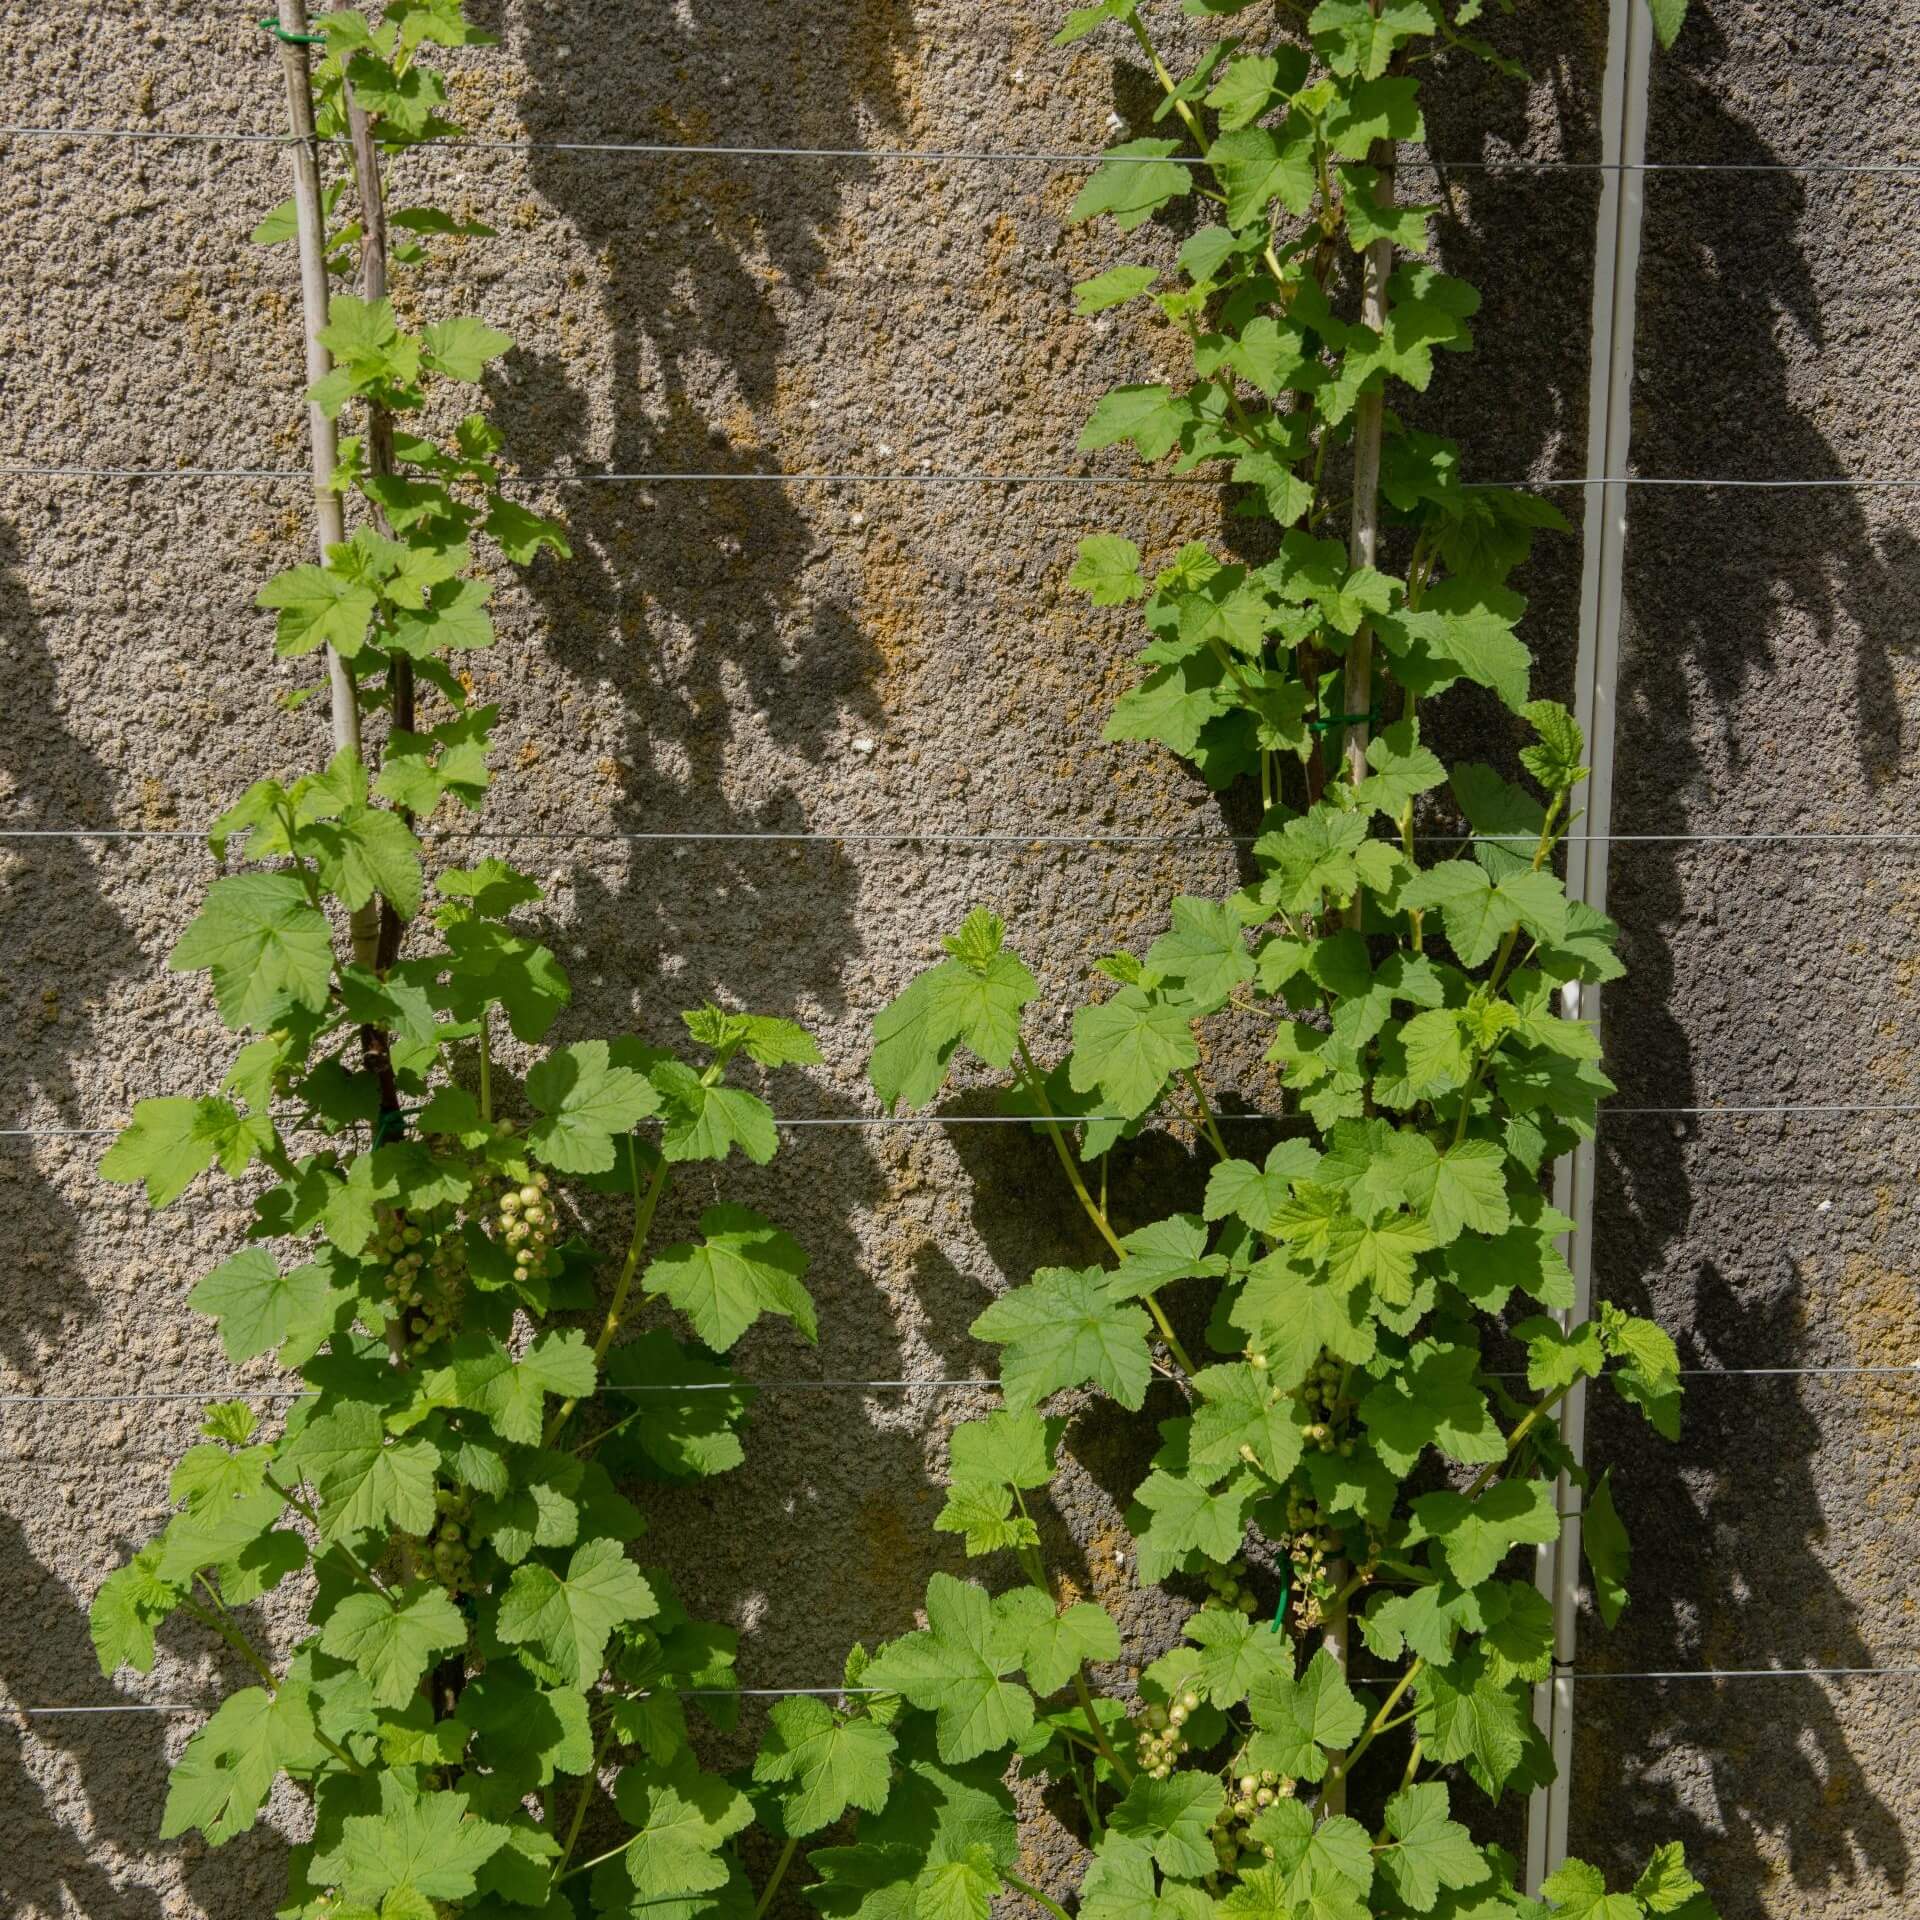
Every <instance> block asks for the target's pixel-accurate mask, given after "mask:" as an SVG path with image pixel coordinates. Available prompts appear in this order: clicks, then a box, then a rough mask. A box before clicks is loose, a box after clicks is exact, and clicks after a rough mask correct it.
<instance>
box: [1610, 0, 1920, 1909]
mask: <svg viewBox="0 0 1920 1920" xmlns="http://www.w3.org/2000/svg"><path fill="white" fill-rule="evenodd" d="M1695 11H1696V14H1697V13H1698V12H1699V9H1698V8H1696V9H1695ZM1917 48H1920V13H1916V11H1915V9H1914V8H1913V7H1912V6H1911V5H1910V4H1907V0H1833V3H1832V4H1823V5H1765V6H1763V5H1754V4H1747V5H1741V4H1731V3H1730V0H1729V3H1725V4H1715V5H1711V6H1709V7H1708V8H1707V9H1706V17H1705V18H1696V19H1694V20H1693V21H1691V22H1690V24H1689V26H1688V28H1687V31H1686V35H1685V37H1684V39H1683V41H1682V43H1681V45H1680V48H1679V49H1678V51H1677V53H1676V54H1675V56H1674V57H1673V58H1671V59H1670V60H1668V61H1665V62H1663V63H1661V65H1660V66H1659V67H1658V69H1657V70H1656V74H1655V81H1654V86H1655V92H1654V100H1653V112H1652V120H1651V129H1650V133H1649V141H1648V145H1649V150H1650V157H1652V158H1655V159H1658V160H1661V161H1669V162H1686V163H1728V162H1732V163H1737V164H1740V165H1753V166H1761V167H1773V166H1779V165H1782V164H1787V163H1795V164H1799V163H1806V162H1809V161H1822V160H1824V161H1834V160H1840V161H1845V162H1849V163H1853V164H1856V165H1858V164H1872V163H1899V162H1908V163H1911V162H1913V161H1914V160H1915V159H1916V158H1920V147H1917V146H1916V141H1917V140H1920V78H1917V77H1916V76H1917V74H1920V68H1917V67H1916V62H1915V55H1916V50H1917ZM1917 211H1920V181H1917V180H1915V179H1914V178H1912V177H1911V176H1907V177H1901V176H1886V175H1873V174H1831V173H1829V174H1806V173H1790V172H1761V173H1743V174H1715V173H1669V174H1656V175H1654V176H1653V177H1652V178H1651V179H1650V181H1649V183H1648V224H1647V235H1646V257H1645V262H1644V268H1643V274H1642V281H1641V308H1640V314H1641V318H1640V349H1639V355H1638V384H1637V387H1636V391H1635V400H1636V408H1635V414H1634V458H1635V464H1636V467H1637V469H1638V471H1639V472H1641V473H1642V474H1646V475H1664V476H1673V475H1692V476H1711V477H1721V478H1726V477H1740V478H1747V479H1759V478H1781V477H1794V478H1800V479H1818V480H1835V479H1840V478H1843V477H1846V478H1858V477H1862V476H1866V477H1879V478H1883V479H1884V478H1905V479H1911V477H1912V476H1913V473H1914V470H1915V462H1914V448H1915V429H1916V427H1920V376H1917V375H1916V372H1915V354H1914V340H1913V333H1912V318H1911V305H1912V300H1911V290H1912V288H1913V285H1914V283H1915V276H1916V271H1920V244H1916V241H1915V238H1914V231H1915V229H1914V216H1915V214H1916V212H1917ZM1913 501H1914V496H1913V495H1912V494H1910V493H1904V494H1903V493H1896V492H1892V491H1867V490H1857V489H1851V488H1845V487H1842V488H1832V489H1823V490H1819V491H1811V490H1808V491H1798V492H1755V491H1739V490H1731V489H1727V490H1719V491H1705V492H1701V491H1686V492H1680V491H1668V492H1662V491H1657V490H1651V489H1650V490H1646V491H1643V492H1641V493H1639V494H1637V495H1636V496H1635V498H1634V501H1633V512H1632V519H1631V523H1630V525H1631V534H1630V538H1629V552H1628V571H1627V582H1626V588H1627V628H1626V633H1625V635H1624V640H1623V665H1622V672H1621V688H1620V715H1621V738H1620V751H1619V784H1618V791H1617V801H1616V815H1615V820H1614V827H1615V829H1616V831H1618V832H1621V833H1642V834H1713V833H1732V832H1741V831H1753V830H1757V829H1769V828H1771V829H1776V830H1783V831H1790V832H1791V831H1798V832H1846V831H1852V832H1862V831H1869V832H1870V831H1875V830H1880V831H1886V830H1894V829H1899V828H1901V827H1903V826H1905V825H1906V824H1907V814H1906V806H1907V802H1908V800H1909V798H1910V796H1911V793H1912V782H1913V778H1914V766H1915V757H1914V741H1913V737H1912V735H1913V729H1914V726H1915V722H1916V719H1920V682H1916V678H1915V672H1914V665H1913V658H1912V651H1911V650H1912V644H1913V613H1912V608H1913V603H1914V593H1915V588H1916V586H1920V512H1916V509H1915V506H1914V504H1913ZM1612 885H1613V893H1612V900H1611V905H1612V909H1613V911H1614V912H1615V913H1616V915H1617V916H1618V917H1619V918H1620V919H1621V920H1622V921H1623V922H1624V923H1625V926H1626V929H1627V941H1626V947H1625V957H1626V959H1627V961H1628V963H1629V965H1630V966H1631V967H1632V969H1633V975H1632V980H1631V983H1630V984H1629V985H1628V986H1627V987H1626V988H1625V989H1623V990H1621V991H1619V992H1618V993H1615V994H1613V995H1611V996H1610V1004H1609V1011H1608V1041H1609V1053H1610V1056H1611V1063H1612V1064H1611V1071H1612V1073H1613V1075H1614V1077H1615V1079H1617V1080H1618V1081H1619V1082H1620V1085H1621V1093H1620V1096H1619V1104H1620V1105H1621V1106H1623V1107H1626V1106H1635V1107H1716V1106H1778V1105H1784V1104H1813V1105H1864V1104H1884V1105H1898V1104H1903V1103H1912V1102H1914V1101H1915V1100H1916V1099H1920V1072H1916V1062H1915V1057H1914V1053H1913V1016H1914V990H1915V984H1914V969H1915V952H1916V946H1915V943H1916V919H1917V916H1920V858H1917V857H1916V854H1915V850H1913V849H1911V848H1907V849H1900V848H1889V847H1885V846H1881V847H1871V848H1848V847H1844V846H1817V847H1807V846H1798V847H1786V846H1767V845H1754V846H1750V847H1738V846H1728V845H1724V844H1702V845H1672V844H1667V845H1659V844H1651V845H1638V846H1624V847H1620V848H1618V849H1616V851H1615V856H1614V862H1613V881H1612ZM1916 1148H1920V1132H1917V1131H1916V1128H1915V1126H1914V1123H1913V1117H1912V1116H1910V1115H1900V1114H1887V1115H1866V1116H1844V1115H1826V1116H1822V1115H1817V1114H1805V1113H1799V1114H1789V1115H1764V1116H1750V1117H1733V1118H1729V1117H1716V1116H1708V1115H1702V1116H1640V1117H1634V1116H1626V1115H1620V1116H1617V1117H1615V1118H1614V1119H1612V1120H1611V1121H1608V1122H1606V1123H1605V1124H1604V1126H1603V1132H1602V1176H1601V1186H1602V1195H1601V1211H1600V1215H1599V1226H1598V1239H1599V1266H1600V1271H1599V1275H1598V1281H1599V1284H1600V1285H1601V1286H1602V1287H1603V1288H1604V1289H1605V1290H1606V1291H1607V1292H1609V1293H1611V1294H1612V1295H1614V1296H1615V1297H1617V1298H1620V1299H1622V1300H1625V1301H1628V1302H1632V1303H1638V1304H1639V1305H1641V1306H1642V1307H1643V1308H1644V1309H1648V1310H1651V1311H1654V1312H1657V1313H1658V1314H1659V1316H1660V1318H1661V1319H1662V1320H1664V1321H1665V1322H1666V1323H1667V1324H1668V1325H1669V1326H1671V1327H1673V1328H1674V1329H1675V1330H1676V1332H1677V1333H1679V1335H1680V1338H1681V1347H1682V1351H1683V1353H1684V1355H1685V1364H1687V1365H1689V1366H1693V1367H1708V1368H1742V1367H1847V1366H1887V1365H1891V1366H1905V1365H1908V1364H1910V1363H1911V1362H1913V1361H1914V1360H1915V1359H1916V1358H1920V1290H1917V1289H1916V1284H1915V1280H1914V1277H1913V1276H1914V1274H1915V1272H1916V1266H1915V1262H1916V1259H1920V1216H1917V1215H1916V1213H1915V1209H1914V1169H1915V1152H1916ZM1592 1442H1593V1446H1594V1448H1595V1449H1596V1450H1598V1451H1600V1452H1603V1453H1604V1454H1607V1455H1611V1456H1612V1457H1614V1458H1616V1459H1618V1460H1619V1461H1620V1462H1621V1468H1622V1473H1623V1476H1625V1477H1626V1478H1627V1480H1628V1483H1629V1484H1630V1486H1631V1488H1632V1507H1633V1511H1634V1513H1635V1514H1636V1515H1637V1516H1638V1527H1639V1537H1638V1545H1639V1548H1640V1559H1639V1566H1638V1569H1637V1578H1636V1580H1635V1582H1634V1595H1635V1598H1634V1602H1633V1605H1632V1606H1631V1608H1630V1609H1629V1611H1628V1614H1627V1616H1626V1618H1625V1620H1624V1621H1623V1622H1622V1624H1621V1627H1620V1629H1619V1631H1618V1632H1617V1633H1615V1634H1614V1635H1612V1636H1611V1637H1608V1636H1605V1635H1602V1634H1600V1633H1599V1632H1597V1631H1595V1632H1593V1633H1591V1634H1589V1635H1588V1636H1587V1637H1586V1639H1585V1642H1584V1644H1583V1646H1582V1649H1581V1657H1582V1662H1583V1664H1586V1665H1596V1666H1611V1667H1614V1668H1617V1669H1629V1670H1641V1671H1647V1670H1657V1671H1667V1670H1673V1669H1684V1668H1698V1667H1716V1668H1752V1667H1768V1666H1774V1667H1785V1668H1805V1667H1878V1666H1893V1667H1905V1668H1909V1669H1911V1668H1913V1667H1915V1666H1916V1665H1920V1636H1917V1635H1916V1627H1915V1615H1914V1607H1915V1597H1914V1596H1915V1587H1914V1580H1913V1572H1912V1567H1913V1550H1914V1542H1915V1532H1914V1527H1915V1518H1916V1511H1915V1485H1916V1480H1915V1468H1916V1465H1920V1460H1917V1459H1916V1449H1917V1448H1920V1379H1917V1380H1914V1381H1907V1380H1899V1379H1894V1380H1887V1379H1874V1378H1865V1379H1861V1378H1853V1379H1848V1378H1837V1379H1809V1380H1796V1379H1792V1378H1786V1379H1772V1380H1768V1379H1753V1378H1731V1379H1724V1380H1708V1381H1703V1382H1698V1383H1694V1391H1693V1394H1692V1396H1691V1405H1690V1409H1689V1416H1688V1422H1687V1438H1686V1441H1685V1443H1684V1445H1683V1446H1682V1447H1680V1448H1679V1449H1677V1450H1668V1449H1665V1448H1663V1447H1661V1446H1659V1445H1658V1444H1650V1443H1649V1442H1648V1441H1647V1440H1645V1439H1644V1438H1643V1437H1642V1436H1641V1435H1640V1434H1638V1433H1636V1432H1634V1431H1633V1430H1632V1427H1631V1425H1630V1423H1628V1422H1625V1421H1623V1420H1622V1419H1620V1418H1619V1417H1618V1416H1617V1415H1614V1414H1612V1413H1603V1414H1602V1416H1601V1417H1600V1418H1599V1419H1598V1421H1597V1422H1596V1426H1595V1430H1594V1432H1593V1435H1592ZM1917 1686H1920V1681H1916V1680H1915V1679H1913V1678H1910V1677H1903V1676H1898V1675H1894V1676H1884V1677H1878V1678H1861V1679H1854V1680H1840V1681H1812V1680H1804V1679H1792V1680H1785V1679H1783V1680H1764V1681H1730V1682H1726V1683H1723V1684H1721V1685H1718V1686H1716V1685H1713V1684H1710V1683H1702V1682H1698V1681H1688V1682H1677V1683H1672V1684H1668V1685H1658V1686H1652V1687H1649V1686H1645V1685H1642V1684H1639V1683H1635V1682H1628V1681H1595V1682H1593V1683H1591V1684H1589V1685H1588V1686H1587V1687H1586V1688H1585V1689H1584V1690H1583V1692H1582V1695H1581V1708H1582V1712H1581V1715H1580V1722H1579V1724H1580V1726H1581V1737H1580V1743H1579V1748H1578V1753H1577V1757H1576V1763H1575V1767H1574V1778H1573V1794H1574V1802H1575V1805H1574V1838H1575V1842H1576V1844H1579V1845H1586V1846H1592V1847H1596V1848H1600V1849H1601V1850H1603V1851H1608V1852H1618V1851H1621V1850H1624V1849H1625V1848H1627V1847H1628V1846H1630V1845H1632V1844H1635V1843H1637V1842H1638V1841H1640V1840H1641V1839H1642V1838H1643V1837H1645V1836H1650V1835H1653V1834H1658V1833H1664V1832H1666V1831H1668V1830H1669V1829H1671V1830H1674V1831H1678V1832H1681V1833H1683V1834H1685V1836H1686V1837H1687V1839H1688V1843H1689V1846H1690V1848H1691V1847H1698V1848H1699V1849H1700V1850H1701V1855H1702V1858H1703V1860H1704V1862H1705V1863H1706V1864H1705V1865H1704V1866H1702V1868H1701V1871H1702V1873H1703V1874H1704V1875H1705V1876H1706V1877H1707V1878H1708V1879H1709V1881H1710V1882H1711V1883H1712V1884H1713V1886H1714V1888H1715V1891H1716V1893H1717V1894H1718V1895H1719V1896H1720V1898H1721V1900H1722V1902H1723V1906H1724V1910H1725V1911H1726V1912H1727V1913H1729V1914H1740V1915H1747V1914H1768V1915H1773V1914H1783V1915H1784V1914H1803V1913H1804V1914H1816V1915H1838V1914H1845V1915H1848V1916H1856V1915H1858V1916H1868V1915H1873V1916H1881V1915H1886V1916H1891V1915H1896V1914H1908V1913H1911V1912H1912V1911H1913V1910H1914V1906H1915V1903H1916V1900H1917V1899H1920V1771H1917V1770H1916V1762H1915V1758H1914V1750H1913V1744H1912V1741H1911V1738H1910V1737H1909V1734H1908V1732H1907V1731H1906V1729H1907V1728H1908V1727H1909V1726H1910V1724H1911V1721H1912V1717H1913V1712H1914V1708H1915V1689H1916V1687H1917Z"/></svg>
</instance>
